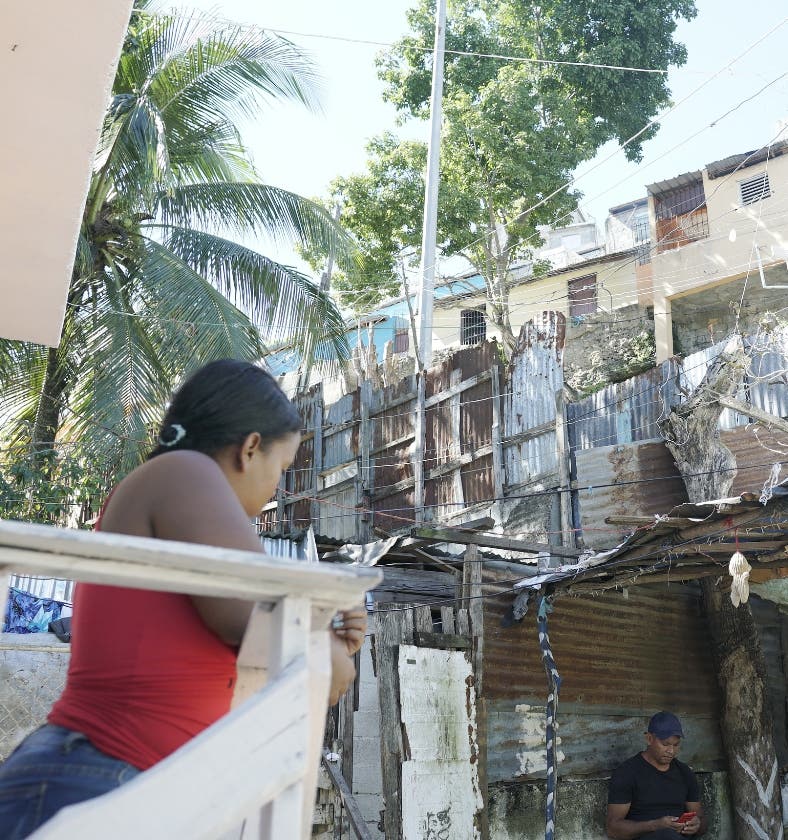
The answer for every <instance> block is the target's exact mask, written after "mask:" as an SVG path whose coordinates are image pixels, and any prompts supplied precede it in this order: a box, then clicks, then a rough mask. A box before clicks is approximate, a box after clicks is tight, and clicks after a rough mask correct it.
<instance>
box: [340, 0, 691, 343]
mask: <svg viewBox="0 0 788 840" xmlns="http://www.w3.org/2000/svg"><path fill="white" fill-rule="evenodd" d="M694 14H695V6H694V3H693V2H692V0H651V1H650V2H648V3H643V2H641V0H545V2H541V3H539V4H538V5H533V4H531V3H523V2H520V0H482V2H481V3H479V2H476V1H475V0H474V2H464V0H454V1H453V0H449V11H448V23H447V27H446V49H447V54H446V61H445V86H444V105H443V107H444V119H443V127H442V138H441V183H440V193H439V204H438V245H439V249H440V252H441V253H442V254H443V255H444V256H453V255H462V256H464V257H465V258H466V259H467V260H469V261H470V263H471V264H472V265H473V266H474V268H475V269H476V270H477V271H478V272H479V274H480V275H481V276H482V278H483V279H484V283H485V291H486V296H487V316H488V318H489V320H490V321H491V322H492V323H493V324H494V325H495V326H496V327H498V329H499V330H500V331H501V334H502V336H503V340H504V346H505V347H506V349H507V350H511V348H512V347H513V345H514V341H515V338H514V335H513V332H512V328H511V324H510V321H509V282H510V268H511V266H512V263H513V261H515V260H517V259H520V258H523V257H526V256H527V255H528V254H529V252H530V250H531V246H532V244H533V243H535V242H538V241H539V235H538V230H537V228H538V226H539V225H542V224H550V223H552V222H554V221H555V220H557V219H559V218H561V217H562V216H564V215H565V214H566V213H567V212H569V211H570V210H571V209H573V208H574V207H575V206H576V203H577V199H578V197H579V194H578V193H576V192H571V191H567V190H562V189H560V188H561V187H562V185H563V184H565V183H567V182H568V181H569V180H570V178H571V174H572V172H573V171H574V170H575V169H576V167H577V166H578V165H579V164H580V163H582V162H583V161H585V160H588V159H590V158H592V157H593V156H594V154H595V153H596V152H597V150H598V149H599V147H600V146H601V145H602V144H604V143H605V142H607V141H608V140H611V139H615V140H618V141H620V142H623V141H625V140H628V139H629V138H630V137H631V136H632V135H633V134H635V133H636V132H637V131H639V130H640V129H641V128H642V127H643V126H644V124H645V123H646V122H647V121H648V120H649V119H650V118H651V117H652V116H653V115H654V114H656V113H657V111H658V110H659V109H660V108H661V107H662V106H664V105H665V104H666V103H667V102H668V99H669V90H668V88H667V81H666V75H665V73H662V72H655V73H632V72H623V71H620V70H608V69H602V68H593V67H589V66H588V65H589V64H606V65H618V66H626V67H639V68H650V69H653V70H659V71H665V70H667V68H668V67H669V66H671V65H680V64H682V63H683V62H684V61H685V60H686V51H685V49H684V47H683V46H682V45H681V44H678V43H676V42H675V41H674V39H673V35H674V32H675V28H676V23H677V21H678V19H679V18H686V19H689V18H691V17H693V16H694ZM408 19H409V23H410V27H411V30H412V34H410V35H408V36H407V37H405V38H403V39H402V40H401V41H400V42H399V43H397V44H396V45H395V46H394V47H393V49H392V50H390V51H389V52H388V53H387V54H386V55H384V56H382V57H381V58H380V59H379V74H380V76H381V78H382V79H383V81H384V82H385V84H386V89H385V97H386V98H387V99H388V100H389V101H391V102H393V103H394V105H395V106H396V107H397V109H398V110H399V112H400V114H401V117H402V119H403V121H405V120H408V119H426V118H427V117H428V115H429V113H428V112H429V96H430V84H431V74H432V61H431V53H430V49H431V46H432V41H433V32H434V2H432V0H421V3H420V4H419V6H418V7H416V8H415V9H413V10H412V11H411V12H410V13H409V16H408ZM469 53H472V55H469ZM494 56H499V57H494ZM500 56H510V57H512V60H504V59H502V58H500ZM542 61H560V62H565V63H560V64H558V63H547V64H545V63H540V62H542ZM567 62H577V63H582V64H583V65H585V66H575V65H574V64H570V63H567ZM655 132H656V126H653V127H651V128H649V129H648V130H647V131H646V132H644V133H643V134H641V135H640V136H639V137H638V138H637V140H636V141H634V142H632V143H631V144H629V145H628V146H627V155H628V157H629V158H630V159H638V158H639V156H640V154H641V144H642V143H643V142H644V141H645V140H647V139H648V138H649V137H651V136H652V135H653V134H654V133H655ZM369 152H370V158H369V162H368V166H367V171H366V172H365V173H363V174H360V175H353V176H350V177H346V178H340V179H338V180H337V181H335V182H334V183H333V184H332V187H331V195H330V197H329V199H328V200H329V202H330V203H334V202H336V201H340V202H343V203H344V207H345V209H344V211H343V217H342V219H343V223H344V225H345V226H346V227H348V228H349V229H350V230H351V232H352V233H353V235H354V236H355V237H356V239H357V240H358V242H359V245H360V247H361V250H362V252H363V253H364V255H365V258H366V260H367V265H368V266H369V267H370V269H371V271H370V272H367V273H366V276H362V277H361V278H354V277H353V276H352V274H351V275H347V276H342V277H341V278H340V284H341V287H342V288H341V291H342V293H343V295H344V300H346V301H348V300H352V299H353V297H354V296H357V300H358V301H360V302H361V303H362V305H363V306H370V305H374V303H376V302H377V301H379V300H380V299H381V298H382V297H384V296H386V295H388V294H390V293H391V291H392V288H394V287H395V285H396V284H397V282H398V274H397V265H396V264H397V260H398V255H399V254H400V253H401V252H402V250H403V249H408V248H410V249H415V248H417V247H418V246H419V245H420V237H421V219H422V213H423V209H422V202H423V195H424V188H423V175H424V169H425V166H424V161H425V151H424V147H423V145H422V144H419V143H413V142H407V143H399V142H398V141H397V139H396V137H395V136H394V135H393V134H388V135H385V136H383V137H382V138H379V139H377V140H374V141H373V142H372V143H371V145H370V147H369ZM553 193H555V194H553ZM372 272H374V277H375V280H376V282H374V283H373V280H372V278H371V277H370V276H369V274H370V273H372ZM376 290H377V291H379V293H380V294H379V296H378V297H377V299H375V291H376ZM356 308H358V306H357V307H356Z"/></svg>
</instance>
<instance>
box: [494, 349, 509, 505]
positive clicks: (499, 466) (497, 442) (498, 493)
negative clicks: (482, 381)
mask: <svg viewBox="0 0 788 840" xmlns="http://www.w3.org/2000/svg"><path fill="white" fill-rule="evenodd" d="M500 377H501V369H500V367H498V365H496V366H495V367H494V368H493V369H492V378H491V380H490V385H491V391H492V417H493V421H492V430H491V438H492V464H493V491H494V492H493V495H494V496H495V498H496V499H503V486H504V484H506V474H505V472H504V461H503V446H502V445H501V378H500Z"/></svg>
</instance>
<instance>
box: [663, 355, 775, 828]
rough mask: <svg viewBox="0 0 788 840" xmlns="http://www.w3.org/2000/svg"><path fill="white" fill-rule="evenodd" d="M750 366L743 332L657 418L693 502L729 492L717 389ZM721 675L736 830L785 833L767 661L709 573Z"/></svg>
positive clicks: (705, 584)
mask: <svg viewBox="0 0 788 840" xmlns="http://www.w3.org/2000/svg"><path fill="white" fill-rule="evenodd" d="M745 370H746V359H745V354H744V349H743V347H742V345H741V340H740V339H739V340H738V341H737V342H735V343H734V342H731V343H730V344H729V346H728V347H726V348H725V350H724V351H723V352H722V353H721V354H720V355H719V356H718V357H717V358H716V359H715V360H714V361H713V362H712V363H711V364H710V365H709V367H708V369H707V371H706V374H705V375H704V377H703V380H702V381H701V384H700V385H699V386H698V387H697V388H696V389H695V391H694V393H693V394H692V395H691V396H690V398H689V399H688V400H687V401H686V402H685V403H682V404H681V405H678V406H674V407H673V409H672V410H671V412H670V414H668V415H667V416H666V417H665V418H664V419H663V420H662V421H660V423H659V426H660V429H661V431H662V433H663V435H664V436H665V443H666V445H667V447H668V449H669V450H670V452H671V454H672V455H673V457H674V458H675V460H676V466H677V467H678V468H679V470H680V471H681V473H682V477H683V479H684V484H685V486H686V488H687V495H688V497H689V499H690V501H692V502H702V501H706V500H708V499H720V498H724V497H725V496H727V495H729V493H730V488H731V485H732V483H733V479H734V476H735V467H736V459H735V457H734V456H733V454H732V453H731V451H730V450H729V449H728V448H727V447H726V446H725V445H724V444H723V443H722V441H721V440H720V432H719V417H720V414H721V413H722V409H723V406H722V404H721V403H720V401H719V399H718V397H719V396H720V395H722V396H723V397H725V396H732V395H733V394H735V393H736V391H737V390H738V388H739V385H740V383H741V381H742V379H743V376H744V372H745ZM701 589H702V591H703V603H704V609H705V611H706V620H707V622H708V626H709V630H710V633H711V637H712V639H713V642H714V658H715V660H716V665H717V679H718V681H719V684H720V689H721V690H722V717H721V721H720V723H721V730H722V739H723V743H724V746H725V752H726V756H727V759H728V775H729V779H730V783H731V791H732V794H733V810H734V820H735V825H736V836H737V837H739V838H745V839H746V840H756V838H757V840H763V838H767V837H768V838H772V837H774V838H776V837H778V836H780V835H781V833H782V803H781V796H780V782H779V770H778V765H777V755H776V751H775V746H774V731H773V727H772V720H771V712H770V710H769V708H768V702H769V701H768V692H767V689H766V679H765V678H766V663H765V661H764V658H763V652H762V650H761V645H760V639H759V637H758V628H757V627H756V625H755V621H754V619H753V616H752V611H751V610H750V607H749V605H748V604H740V605H739V606H738V607H734V606H733V604H732V603H731V600H730V597H729V595H728V593H727V591H726V590H725V589H723V588H721V587H720V586H718V585H717V583H716V581H715V580H714V579H712V578H704V579H703V580H702V581H701Z"/></svg>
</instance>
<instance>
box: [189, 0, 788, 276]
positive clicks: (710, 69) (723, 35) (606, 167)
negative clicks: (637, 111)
mask: <svg viewBox="0 0 788 840" xmlns="http://www.w3.org/2000/svg"><path fill="white" fill-rule="evenodd" d="M696 4H697V7H698V15H697V17H696V18H695V19H694V20H692V21H690V22H684V21H682V22H681V23H680V25H679V28H678V30H677V34H676V38H677V40H679V41H681V42H683V43H684V44H686V46H687V49H688V60H687V63H686V64H685V65H684V67H682V68H678V69H674V70H672V71H671V73H670V76H669V85H670V89H671V91H672V96H673V102H674V103H675V105H676V107H675V110H674V111H672V112H671V113H667V114H666V115H664V122H662V125H661V128H660V131H659V133H658V134H657V136H656V137H655V138H654V139H652V140H650V141H649V142H648V143H646V144H645V145H644V148H643V151H644V156H643V160H642V161H641V162H640V164H633V163H629V162H627V161H626V159H625V156H624V153H623V152H622V151H620V150H617V144H615V143H609V144H607V145H606V146H605V147H603V148H602V149H601V150H600V153H599V154H598V155H597V157H596V158H595V159H594V160H593V161H590V162H588V163H586V164H583V165H581V166H580V167H579V169H578V170H577V172H576V173H575V178H576V183H575V185H574V186H575V189H577V190H579V191H581V192H582V193H583V195H584V198H583V199H582V201H581V207H582V209H583V210H584V211H585V212H587V213H589V214H590V215H591V216H593V217H594V218H595V219H596V220H597V222H598V223H599V225H600V227H602V226H603V225H604V220H605V217H606V215H607V210H608V208H609V207H612V206H615V205H617V204H622V203H624V202H627V201H630V200H632V199H635V198H639V197H643V196H645V193H646V190H645V187H646V185H647V184H650V183H653V182H655V181H660V180H663V179H666V178H670V177H673V176H674V175H678V174H680V173H683V172H689V171H693V170H696V169H700V168H702V167H703V166H704V165H705V164H707V163H710V162H712V161H714V160H718V159H720V158H724V157H727V156H728V155H731V154H737V153H740V152H746V151H750V150H752V149H756V148H759V147H761V146H764V145H766V144H768V143H769V142H770V141H771V140H772V139H773V138H774V137H775V135H776V133H777V131H778V124H779V121H780V120H781V119H786V118H788V18H786V9H785V7H784V6H783V4H781V3H778V2H775V0H749V2H747V3H741V2H734V1H733V0H696ZM185 5H188V6H190V7H197V8H201V9H205V10H212V11H215V12H217V13H218V14H220V15H221V17H223V18H229V19H232V20H236V21H238V22H243V23H251V24H256V25H260V26H263V27H265V28H268V29H272V30H279V31H281V32H282V34H285V35H286V37H288V38H289V39H290V40H292V41H293V42H294V43H296V44H298V45H299V46H300V47H302V48H303V49H305V50H306V51H308V52H309V53H310V54H311V56H312V57H313V59H314V61H315V62H316V64H317V66H318V69H319V72H320V74H321V76H322V78H323V86H322V87H323V95H322V111H321V112H320V113H317V114H311V113H309V112H307V111H305V110H304V109H303V108H302V107H299V106H296V105H290V104H274V105H272V106H271V107H268V108H266V109H265V111H264V112H262V113H261V116H260V118H259V120H255V121H250V122H248V123H246V124H242V125H241V131H242V139H243V141H244V143H245V144H246V146H247V148H248V149H249V150H250V152H251V153H252V155H253V158H254V160H255V163H256V165H257V167H258V169H259V171H260V173H261V175H262V176H263V178H264V179H265V180H266V181H267V182H268V183H271V184H274V185H276V186H279V187H283V188H285V189H288V190H292V191H294V192H297V193H300V194H302V195H306V196H310V197H314V196H320V195H322V194H324V193H325V191H326V188H327V185H328V184H329V182H330V181H331V180H332V179H333V178H335V177H337V176H338V175H348V174H351V173H353V172H359V171H362V170H363V168H364V162H365V159H366V154H365V145H366V143H367V141H368V140H369V138H371V137H373V136H375V135H376V134H379V133H380V132H382V131H384V130H398V129H396V114H395V111H394V109H393V107H392V106H390V105H388V104H387V103H385V102H384V101H383V99H382V85H381V83H380V82H379V81H378V79H377V75H376V70H375V56H376V54H377V53H378V52H379V51H380V50H381V49H382V47H381V46H379V45H377V44H369V43H360V42H362V41H372V42H382V43H391V42H393V41H395V40H397V39H398V38H399V37H400V36H402V35H403V34H404V33H405V32H406V31H407V22H406V17H405V14H406V11H407V9H408V8H409V7H410V6H411V5H413V0H386V2H385V3H370V2H369V0H366V2H361V0H333V2H330V3H325V2H318V0H287V2H284V3H281V2H280V3H275V4H274V3H259V2H256V0H223V2H221V3H218V4H217V3H216V2H215V0H192V1H191V2H189V3H188V4H185ZM775 27H778V28H777V29H775ZM773 29H775V31H774V32H772V34H770V35H769V36H768V37H766V38H765V39H763V40H761V39H762V38H763V36H764V35H766V33H768V32H769V31H770V30H773ZM348 39H349V40H348ZM759 41H760V43H757V45H756V46H754V47H753V48H752V49H750V50H749V52H747V54H746V55H744V56H742V57H741V58H739V56H741V54H742V53H744V52H745V51H746V50H748V48H750V47H752V46H753V45H754V44H756V42H759ZM734 59H738V60H736V61H735V62H734ZM731 62H734V63H732V64H731ZM729 65H730V66H729ZM720 71H722V72H720ZM775 80H776V81H775ZM770 83H771V84H770ZM767 85H769V86H768V87H767V88H766V89H765V90H763V91H761V89H762V88H764V87H765V86H767ZM748 99H749V101H745V100H748ZM737 106H738V107H737ZM734 108H735V110H733V111H731V109H734ZM729 111H731V113H728V114H727V116H726V112H729ZM645 122H646V120H645V119H644V124H645ZM407 136H408V137H423V139H425V140H426V137H427V126H426V124H423V125H417V126H412V127H410V128H409V129H408V130H407ZM266 253H267V254H268V255H269V256H271V257H274V258H277V259H280V260H282V261H284V262H288V263H293V262H296V257H295V255H294V254H293V253H292V252H290V251H288V249H286V248H285V249H284V250H282V251H281V252H279V253H272V252H271V247H268V246H267V247H266Z"/></svg>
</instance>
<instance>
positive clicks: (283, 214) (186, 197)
mask: <svg viewBox="0 0 788 840" xmlns="http://www.w3.org/2000/svg"><path fill="white" fill-rule="evenodd" d="M159 214H160V217H161V220H162V222H163V223H164V224H166V225H173V226H177V227H194V228H201V229H211V228H213V229H217V228H218V229H219V230H230V231H232V232H233V233H236V234H239V235H249V234H250V233H263V234H265V235H266V236H269V237H270V238H271V239H272V240H273V241H279V242H282V243H286V244H288V245H292V243H293V242H294V241H295V242H300V243H302V244H304V245H305V246H306V245H312V246H314V247H315V248H317V249H323V250H325V251H329V250H332V251H333V252H334V253H335V254H336V258H337V259H338V260H345V261H348V260H351V259H352V258H353V256H352V255H353V254H355V245H354V243H353V241H352V239H351V238H350V237H349V236H348V234H347V233H345V231H344V230H342V228H341V227H340V226H339V225H338V224H337V223H336V222H335V221H334V219H332V218H331V214H330V213H329V212H328V211H327V210H326V209H325V208H324V207H321V206H320V205H319V204H317V203H316V202H314V201H310V200H309V199H307V198H303V197H302V196H300V195H296V194H295V193H292V192H289V191H288V190H283V189H280V188H278V187H272V186H269V185H268V184H261V183H257V182H246V183H240V182H236V183H224V184H190V185H187V186H183V187H178V188H176V189H174V190H172V191H171V192H170V193H169V194H167V195H163V196H162V197H161V203H160V205H159Z"/></svg>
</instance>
